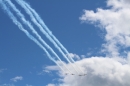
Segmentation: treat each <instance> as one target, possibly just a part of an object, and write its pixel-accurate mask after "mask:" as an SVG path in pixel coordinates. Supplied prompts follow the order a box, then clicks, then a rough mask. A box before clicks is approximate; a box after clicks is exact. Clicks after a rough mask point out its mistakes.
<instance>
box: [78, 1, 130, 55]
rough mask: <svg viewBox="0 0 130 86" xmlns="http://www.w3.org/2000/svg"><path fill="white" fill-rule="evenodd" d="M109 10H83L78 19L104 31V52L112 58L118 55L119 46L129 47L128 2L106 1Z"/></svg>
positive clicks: (129, 5) (129, 8) (129, 18)
mask: <svg viewBox="0 0 130 86" xmlns="http://www.w3.org/2000/svg"><path fill="white" fill-rule="evenodd" d="M107 6H109V7H111V8H110V9H102V8H97V12H94V11H92V10H91V11H89V10H84V14H83V15H82V16H81V17H80V19H81V20H82V21H84V22H91V23H92V24H96V25H98V26H100V27H102V29H104V30H105V31H106V33H107V34H106V36H105V40H106V42H107V43H106V44H104V45H103V46H104V48H105V51H107V52H108V53H109V54H110V55H112V56H118V55H120V53H119V50H120V47H119V46H123V48H127V47H130V24H129V22H130V16H129V15H130V1H129V0H108V1H107Z"/></svg>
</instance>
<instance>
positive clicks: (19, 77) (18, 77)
mask: <svg viewBox="0 0 130 86" xmlns="http://www.w3.org/2000/svg"><path fill="white" fill-rule="evenodd" d="M10 80H11V81H13V82H17V81H19V80H23V77H22V76H16V77H14V78H12V79H10Z"/></svg>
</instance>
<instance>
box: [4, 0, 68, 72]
mask: <svg viewBox="0 0 130 86" xmlns="http://www.w3.org/2000/svg"><path fill="white" fill-rule="evenodd" d="M5 1H6V2H7V4H9V6H10V7H12V9H13V10H14V11H15V12H16V13H17V15H18V16H19V18H20V19H21V20H22V22H23V23H24V24H25V25H27V26H28V27H29V28H30V30H31V31H32V32H33V34H35V35H36V37H37V38H38V39H39V40H40V41H41V42H42V43H43V44H44V45H45V46H46V47H47V48H48V49H49V50H50V51H51V52H52V53H53V54H54V55H55V56H56V57H57V58H58V60H59V61H61V62H62V60H61V59H60V57H59V56H58V55H57V54H56V53H55V52H54V50H53V49H52V48H51V47H50V46H49V45H48V44H47V43H46V42H45V41H44V40H43V39H42V38H41V36H40V35H39V34H38V33H37V31H36V30H35V29H34V28H33V26H32V25H31V24H30V22H29V21H27V20H26V19H25V17H24V15H23V14H22V13H21V12H20V11H19V10H18V9H17V8H16V6H15V5H14V4H13V3H12V2H11V1H10V0H5ZM62 64H63V65H64V66H65V67H66V65H65V64H64V63H63V62H62ZM66 68H67V67H66ZM67 70H69V69H68V68H67ZM69 72H70V70H69Z"/></svg>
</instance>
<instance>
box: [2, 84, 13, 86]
mask: <svg viewBox="0 0 130 86" xmlns="http://www.w3.org/2000/svg"><path fill="white" fill-rule="evenodd" d="M0 86H15V85H14V84H2V85H0Z"/></svg>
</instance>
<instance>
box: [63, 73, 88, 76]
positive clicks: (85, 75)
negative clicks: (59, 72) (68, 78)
mask: <svg viewBox="0 0 130 86" xmlns="http://www.w3.org/2000/svg"><path fill="white" fill-rule="evenodd" d="M65 75H69V73H65ZM71 75H75V74H73V73H72V74H71ZM86 75H87V74H83V75H81V74H80V75H78V76H86Z"/></svg>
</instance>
